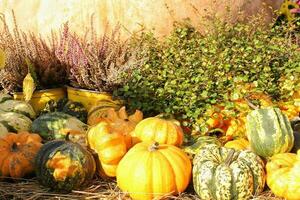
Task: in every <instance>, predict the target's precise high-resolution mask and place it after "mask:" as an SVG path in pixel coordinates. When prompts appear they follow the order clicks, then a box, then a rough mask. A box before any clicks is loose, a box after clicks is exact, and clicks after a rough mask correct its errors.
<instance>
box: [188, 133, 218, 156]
mask: <svg viewBox="0 0 300 200" xmlns="http://www.w3.org/2000/svg"><path fill="white" fill-rule="evenodd" d="M208 144H216V145H218V146H221V142H220V141H219V140H218V138H217V137H213V136H199V137H197V138H194V139H190V141H189V142H188V143H187V144H185V145H184V146H183V150H184V152H185V153H187V154H188V155H189V157H191V158H193V157H194V156H195V155H196V154H197V153H198V151H199V150H200V149H201V148H202V147H204V146H205V145H208Z"/></svg>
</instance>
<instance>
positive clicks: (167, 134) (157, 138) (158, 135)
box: [132, 117, 183, 146]
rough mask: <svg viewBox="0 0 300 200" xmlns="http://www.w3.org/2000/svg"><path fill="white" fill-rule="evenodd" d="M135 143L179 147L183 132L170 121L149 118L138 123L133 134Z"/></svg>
mask: <svg viewBox="0 0 300 200" xmlns="http://www.w3.org/2000/svg"><path fill="white" fill-rule="evenodd" d="M132 136H133V138H134V140H135V141H136V142H135V143H137V142H141V141H143V142H151V141H152V142H158V143H159V144H171V145H176V146H180V145H181V144H182V143H183V131H182V129H181V127H180V126H178V125H177V124H176V123H174V122H173V121H172V120H167V119H162V118H159V117H149V118H146V119H144V120H142V121H141V122H139V123H138V124H137V125H136V127H135V129H134V132H133V135H132Z"/></svg>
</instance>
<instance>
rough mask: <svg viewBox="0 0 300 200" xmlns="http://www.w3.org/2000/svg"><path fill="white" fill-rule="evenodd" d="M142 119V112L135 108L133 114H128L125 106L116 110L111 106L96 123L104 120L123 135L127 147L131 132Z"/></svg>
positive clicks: (130, 140)
mask: <svg viewBox="0 0 300 200" xmlns="http://www.w3.org/2000/svg"><path fill="white" fill-rule="evenodd" d="M142 119H143V113H142V112H141V111H139V110H136V111H135V113H134V114H132V115H128V114H127V112H126V108H125V106H123V107H122V108H120V110H119V111H116V110H115V109H113V108H110V109H108V110H107V114H106V115H105V116H103V117H102V118H99V119H98V123H99V122H101V121H106V122H108V123H109V125H110V126H111V127H112V129H114V131H115V132H117V133H120V134H122V135H124V136H125V142H126V146H127V149H130V148H131V147H132V137H131V132H132V131H133V130H134V128H135V126H136V125H137V124H138V122H140V121H141V120H142Z"/></svg>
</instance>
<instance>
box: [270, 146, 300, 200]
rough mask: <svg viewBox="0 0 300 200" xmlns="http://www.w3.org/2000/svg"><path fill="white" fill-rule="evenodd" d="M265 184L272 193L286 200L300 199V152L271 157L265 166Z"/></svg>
mask: <svg viewBox="0 0 300 200" xmlns="http://www.w3.org/2000/svg"><path fill="white" fill-rule="evenodd" d="M266 169H267V184H268V186H269V188H270V189H271V190H272V192H273V193H274V194H275V195H276V196H278V197H283V198H285V199H286V200H299V199H300V173H299V170H300V151H298V154H293V153H282V154H276V155H274V156H273V157H271V158H270V159H269V161H268V163H267V165H266Z"/></svg>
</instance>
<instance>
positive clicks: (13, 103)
mask: <svg viewBox="0 0 300 200" xmlns="http://www.w3.org/2000/svg"><path fill="white" fill-rule="evenodd" d="M0 98H1V97H0ZM7 98H8V97H3V101H2V102H1V103H0V110H1V111H5V112H15V113H19V114H22V115H25V116H26V117H29V118H30V119H35V117H36V113H35V111H34V109H33V107H32V106H31V105H30V104H29V103H27V102H25V101H18V100H12V99H7Z"/></svg>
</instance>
